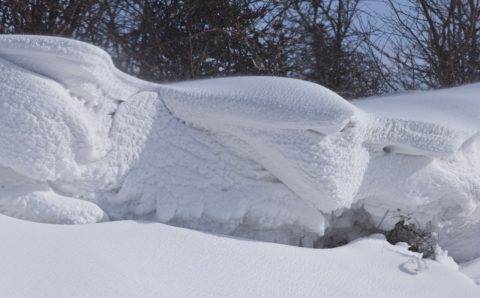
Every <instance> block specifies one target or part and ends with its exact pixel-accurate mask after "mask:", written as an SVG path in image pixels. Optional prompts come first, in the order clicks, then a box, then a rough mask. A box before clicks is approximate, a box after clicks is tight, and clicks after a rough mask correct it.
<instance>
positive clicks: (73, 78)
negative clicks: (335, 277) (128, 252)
mask: <svg viewBox="0 0 480 298" xmlns="http://www.w3.org/2000/svg"><path fill="white" fill-rule="evenodd" d="M479 95H480V85H469V86H464V87H459V88H452V89H446V90H439V91H431V92H416V93H411V94H405V95H399V96H392V97H381V98H372V99H366V100H357V101H354V102H353V103H349V102H347V101H345V100H344V99H342V98H341V97H340V96H338V95H336V94H335V93H333V92H332V91H329V90H327V89H326V88H323V87H321V86H319V85H316V84H313V83H308V82H304V81H300V80H293V79H286V78H277V77H236V78H222V79H212V80H201V81H191V82H183V83H174V84H154V83H149V82H144V81H141V80H138V79H135V78H133V77H130V76H128V75H126V74H124V73H122V72H120V71H119V70H117V69H116V68H115V67H114V66H113V63H112V61H111V59H110V57H109V56H108V55H107V54H106V53H105V52H103V51H102V50H100V49H98V48H96V47H94V46H91V45H88V44H85V43H82V42H78V41H73V40H68V39H62V38H55V37H41V36H15V35H1V36H0V107H1V108H0V213H3V214H6V215H9V216H13V217H17V218H22V219H26V220H30V221H38V222H46V223H70V224H76V223H96V222H101V221H108V220H117V219H141V220H152V221H158V222H162V223H168V224H171V225H175V226H182V227H190V228H194V229H198V230H203V231H208V232H215V233H222V234H227V235H233V236H239V237H246V238H250V239H257V240H267V241H272V242H279V243H285V244H293V245H302V246H312V245H313V244H314V242H315V241H316V240H318V239H319V237H321V236H322V235H323V234H324V231H325V229H327V228H328V227H329V226H330V225H331V222H330V221H331V220H332V218H334V217H336V216H339V215H340V214H341V213H342V212H343V210H345V209H348V208H352V206H360V205H363V206H364V207H365V209H366V210H367V211H368V212H369V214H370V215H371V217H372V221H373V222H374V223H375V225H378V227H380V228H382V229H389V228H391V227H393V225H394V224H395V223H396V222H398V221H399V220H400V218H402V217H407V218H410V219H412V220H414V221H415V222H417V223H418V224H419V225H420V226H422V227H424V228H425V227H430V228H432V229H433V230H434V231H435V232H436V233H438V235H439V236H438V237H439V242H440V245H441V246H442V247H443V248H444V249H447V250H448V251H449V253H450V255H452V256H453V257H454V258H455V259H456V260H457V261H462V262H463V261H469V260H472V259H474V258H477V257H480V250H479V249H478V247H480V208H479V207H478V204H479V200H480V185H479V183H480V137H479V134H478V131H479V127H480V100H479ZM125 225H127V226H128V225H129V224H125ZM107 226H108V225H107ZM59 229H60V230H63V229H70V228H59ZM71 229H73V230H76V229H80V230H82V229H83V228H71ZM84 231H87V230H86V229H85V230H84ZM82 233H87V232H82Z"/></svg>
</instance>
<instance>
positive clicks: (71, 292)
mask: <svg viewBox="0 0 480 298" xmlns="http://www.w3.org/2000/svg"><path fill="white" fill-rule="evenodd" d="M0 238H1V239H2V245H0V264H1V266H0V293H2V294H1V296H2V297H19V298H20V297H115V298H118V297H465V298H470V297H472V298H474V297H479V296H480V287H479V286H477V285H475V284H474V283H473V282H472V280H470V279H469V278H468V277H467V276H466V275H464V274H462V273H461V272H460V271H459V270H458V267H457V266H456V265H455V263H454V262H453V261H452V260H451V259H450V260H449V259H448V258H445V259H443V260H442V261H432V260H422V259H421V256H420V255H419V254H417V253H413V252H410V251H408V250H407V249H406V248H405V247H404V246H400V245H395V246H393V245H390V244H388V243H387V242H386V241H385V240H382V239H381V238H379V237H376V238H368V239H362V240H359V241H356V242H353V243H350V244H348V245H346V246H343V247H338V248H335V249H308V248H300V247H292V246H285V245H278V244H274V243H265V242H257V241H245V240H238V239H231V238H226V237H219V236H215V235H209V234H204V233H200V232H197V231H192V230H187V229H181V228H176V227H170V226H167V225H163V224H160V223H145V222H134V221H117V222H111V223H105V224H103V223H102V224H97V225H77V226H56V225H42V224H37V223H31V222H24V221H19V220H16V219H12V218H8V217H5V216H1V215H0ZM469 271H471V269H469ZM469 273H470V272H469ZM472 273H473V272H472Z"/></svg>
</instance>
